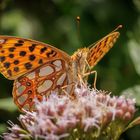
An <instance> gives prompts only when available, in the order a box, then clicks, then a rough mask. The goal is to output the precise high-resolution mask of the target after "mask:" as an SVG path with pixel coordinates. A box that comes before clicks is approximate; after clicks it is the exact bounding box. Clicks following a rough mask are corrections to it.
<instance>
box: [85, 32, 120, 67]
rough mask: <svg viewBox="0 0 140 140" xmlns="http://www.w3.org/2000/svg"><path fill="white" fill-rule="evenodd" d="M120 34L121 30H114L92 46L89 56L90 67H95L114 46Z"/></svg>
mask: <svg viewBox="0 0 140 140" xmlns="http://www.w3.org/2000/svg"><path fill="white" fill-rule="evenodd" d="M119 35H120V33H119V32H112V33H110V34H109V35H107V36H105V37H104V38H103V39H101V40H99V41H98V42H97V43H95V44H94V45H91V46H90V49H89V53H88V56H87V62H88V64H89V65H90V67H94V66H95V65H96V64H97V63H98V62H99V61H100V60H101V58H102V57H103V56H104V55H105V54H106V53H107V52H108V51H109V50H110V49H111V48H112V47H113V45H114V43H115V42H116V40H117V38H118V37H119Z"/></svg>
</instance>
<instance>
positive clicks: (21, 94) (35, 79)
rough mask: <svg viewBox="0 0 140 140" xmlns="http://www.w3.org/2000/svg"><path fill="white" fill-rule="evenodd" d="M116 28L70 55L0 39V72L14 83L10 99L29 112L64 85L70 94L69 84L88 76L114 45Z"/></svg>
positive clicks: (48, 47)
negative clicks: (35, 102)
mask: <svg viewBox="0 0 140 140" xmlns="http://www.w3.org/2000/svg"><path fill="white" fill-rule="evenodd" d="M118 28H120V26H118ZM118 28H116V29H115V30H114V31H113V32H111V33H110V34H108V35H107V36H105V37H104V38H102V39H101V40H99V41H97V43H95V44H93V45H91V46H90V47H89V48H82V49H79V50H78V51H76V52H75V53H74V54H73V55H72V56H69V55H68V54H66V53H65V52H63V51H62V50H59V49H57V48H55V47H53V46H51V45H49V44H44V43H42V42H38V41H34V40H29V39H24V38H18V37H10V36H0V72H1V73H2V74H3V75H4V76H5V77H6V78H7V79H10V80H15V81H14V87H13V98H14V102H15V103H16V105H17V106H18V107H19V109H21V110H22V109H25V110H33V109H34V99H35V98H37V99H39V100H42V98H43V96H48V95H49V94H50V93H51V91H58V90H59V89H60V88H62V87H64V86H66V92H67V93H69V94H70V95H71V94H72V92H73V85H72V84H71V83H75V82H78V81H80V79H84V77H85V75H87V76H88V74H89V72H90V71H91V69H92V68H93V67H94V66H95V65H96V64H97V63H98V61H100V59H101V58H102V57H103V56H104V55H105V54H106V53H107V52H108V51H109V49H110V48H111V47H112V46H113V45H114V43H115V42H116V39H117V38H118V37H119V35H120V33H119V32H117V31H116V30H117V29H118ZM67 85H69V86H67ZM70 85H71V86H70Z"/></svg>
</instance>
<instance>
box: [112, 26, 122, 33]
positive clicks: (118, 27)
mask: <svg viewBox="0 0 140 140" xmlns="http://www.w3.org/2000/svg"><path fill="white" fill-rule="evenodd" d="M120 28H122V25H118V26H117V27H116V28H115V30H113V31H112V32H115V31H117V30H118V29H120ZM112 32H111V33H112Z"/></svg>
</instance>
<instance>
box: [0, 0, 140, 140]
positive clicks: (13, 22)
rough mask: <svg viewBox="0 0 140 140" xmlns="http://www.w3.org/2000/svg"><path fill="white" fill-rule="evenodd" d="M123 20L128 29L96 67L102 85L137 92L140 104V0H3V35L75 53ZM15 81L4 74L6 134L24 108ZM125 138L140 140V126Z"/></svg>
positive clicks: (0, 125) (0, 89)
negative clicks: (78, 19)
mask: <svg viewBox="0 0 140 140" xmlns="http://www.w3.org/2000/svg"><path fill="white" fill-rule="evenodd" d="M78 15H79V16H80V17H81V22H80V39H79V38H78V36H77V24H76V16H78ZM119 24H122V25H123V28H122V29H120V33H121V36H120V38H119V39H118V41H117V43H116V44H115V47H113V48H112V49H111V50H110V51H109V53H108V54H107V55H106V56H105V57H104V58H103V59H102V60H101V61H100V62H99V63H98V65H97V66H96V67H95V68H94V69H95V70H97V72H98V79H97V88H98V89H102V90H108V91H110V92H112V93H113V94H114V95H120V94H127V96H132V97H135V98H136V100H137V108H138V109H139V106H140V0H74V1H72V0H69V1H67V0H40V1H37V0H0V34H1V35H11V36H20V37H24V38H31V39H35V40H38V41H42V42H45V43H49V44H51V45H54V46H56V47H58V48H60V49H62V50H64V51H66V52H67V53H68V54H70V55H71V54H73V53H74V51H76V50H77V49H78V48H81V47H85V46H89V45H90V44H92V43H93V42H95V41H97V40H98V39H100V38H101V37H103V36H105V35H107V34H108V33H109V32H111V31H112V30H114V29H115V28H116V27H117V26H118V25H119ZM91 78H93V77H91ZM12 83H13V81H9V80H7V79H5V78H4V77H3V76H2V75H0V133H2V132H5V131H6V127H7V124H6V123H7V121H8V120H12V121H13V122H16V123H17V117H18V114H19V111H18V110H17V108H16V106H15V105H14V104H13V101H12ZM138 114H140V111H137V115H138ZM121 139H125V140H139V139H140V126H137V127H135V128H132V129H130V130H129V131H127V132H126V133H124V134H123V135H122V138H121Z"/></svg>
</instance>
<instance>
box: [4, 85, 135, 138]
mask: <svg viewBox="0 0 140 140" xmlns="http://www.w3.org/2000/svg"><path fill="white" fill-rule="evenodd" d="M35 102H36V109H37V111H36V112H28V111H25V114H24V115H20V117H19V120H20V122H21V124H22V126H23V128H22V127H19V126H17V125H12V128H10V131H11V133H5V134H4V138H5V139H6V140H14V139H15V138H18V137H19V138H20V135H19V134H17V133H20V132H23V130H25V131H26V133H27V135H26V136H27V137H28V139H32V138H33V139H44V140H60V139H62V138H63V139H67V140H70V139H77V140H79V139H84V138H85V139H91V138H100V137H101V136H102V134H103V132H106V129H108V128H109V127H110V128H111V124H113V123H115V122H116V121H118V120H119V121H121V122H122V123H124V126H125V125H126V124H128V123H129V122H130V121H131V120H132V118H133V116H134V113H135V111H136V109H135V100H134V99H129V98H128V99H126V98H125V97H124V96H120V97H116V96H113V97H111V96H110V94H107V93H106V92H104V91H96V90H93V89H92V90H91V89H89V88H88V87H85V86H81V87H80V88H78V87H76V88H75V99H73V100H72V99H70V98H69V97H68V96H66V95H63V96H58V95H57V94H51V95H50V96H49V97H48V99H47V101H46V99H44V100H43V101H42V102H39V101H35ZM116 125H118V123H117V124H116ZM121 126H122V124H121ZM15 127H18V131H12V130H13V129H15ZM116 128H117V127H116ZM22 129H23V130H22ZM25 131H24V135H22V136H25V134H26V133H25ZM116 131H117V130H116ZM13 133H14V135H13ZM13 136H14V137H15V138H13V139H12V137H13Z"/></svg>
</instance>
